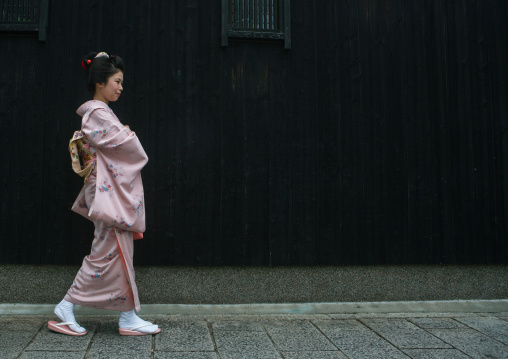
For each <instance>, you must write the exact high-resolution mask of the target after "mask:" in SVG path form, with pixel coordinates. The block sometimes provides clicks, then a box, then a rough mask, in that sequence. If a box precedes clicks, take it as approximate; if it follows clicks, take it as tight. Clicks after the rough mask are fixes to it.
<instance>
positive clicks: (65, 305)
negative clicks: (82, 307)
mask: <svg viewBox="0 0 508 359" xmlns="http://www.w3.org/2000/svg"><path fill="white" fill-rule="evenodd" d="M55 314H56V316H57V317H58V318H60V320H61V321H62V322H74V323H76V325H73V324H70V325H69V328H70V329H71V330H73V331H75V332H76V333H83V332H85V331H86V329H85V328H83V327H80V326H79V324H78V323H77V322H76V318H74V303H71V302H68V301H66V300H65V299H63V300H62V301H61V302H60V303H58V305H57V306H56V308H55Z"/></svg>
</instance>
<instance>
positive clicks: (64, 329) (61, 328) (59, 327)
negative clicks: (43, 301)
mask: <svg viewBox="0 0 508 359" xmlns="http://www.w3.org/2000/svg"><path fill="white" fill-rule="evenodd" d="M72 324H74V325H77V326H79V324H78V323H76V322H63V323H58V322H55V321H54V320H50V321H49V322H48V329H49V330H52V331H54V332H57V333H62V334H66V335H74V336H81V335H85V334H86V331H84V332H83V333H78V332H75V331H74V330H72V329H71V328H69V325H72Z"/></svg>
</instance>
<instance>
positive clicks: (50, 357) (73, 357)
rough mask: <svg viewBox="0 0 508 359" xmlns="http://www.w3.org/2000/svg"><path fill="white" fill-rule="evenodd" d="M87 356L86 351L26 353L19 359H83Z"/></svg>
mask: <svg viewBox="0 0 508 359" xmlns="http://www.w3.org/2000/svg"><path fill="white" fill-rule="evenodd" d="M85 355H86V352H85V351H82V352H64V351H26V352H24V353H23V354H22V355H21V356H20V357H19V359H63V358H65V359H83V358H84V357H85Z"/></svg>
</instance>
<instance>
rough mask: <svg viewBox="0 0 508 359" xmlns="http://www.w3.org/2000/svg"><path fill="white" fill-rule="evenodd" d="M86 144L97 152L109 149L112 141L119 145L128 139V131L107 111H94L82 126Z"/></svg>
mask: <svg viewBox="0 0 508 359" xmlns="http://www.w3.org/2000/svg"><path fill="white" fill-rule="evenodd" d="M81 130H82V132H83V133H84V134H85V136H86V138H87V142H88V143H90V145H92V146H94V147H95V148H97V149H98V150H104V149H105V148H106V149H109V148H110V147H111V143H112V140H114V142H118V143H121V142H123V141H124V140H125V139H127V137H129V134H130V131H129V130H128V129H127V128H126V127H125V126H124V125H122V123H121V122H120V121H118V120H116V119H115V118H114V117H113V116H112V115H111V113H109V112H108V111H107V110H105V109H102V108H98V109H95V110H94V111H93V112H92V113H91V114H90V116H89V117H88V119H87V121H86V122H85V123H83V124H82V129H81Z"/></svg>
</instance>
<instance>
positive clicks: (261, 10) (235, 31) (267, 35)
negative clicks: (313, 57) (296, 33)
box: [222, 0, 291, 49]
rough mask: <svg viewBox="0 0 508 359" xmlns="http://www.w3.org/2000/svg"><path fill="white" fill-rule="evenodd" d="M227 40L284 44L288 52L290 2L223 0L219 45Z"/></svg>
mask: <svg viewBox="0 0 508 359" xmlns="http://www.w3.org/2000/svg"><path fill="white" fill-rule="evenodd" d="M229 38H253V39H260V38H261V39H275V40H284V47H285V48H286V49H289V48H291V21H290V0H222V45H223V46H227V45H228V39H229Z"/></svg>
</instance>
